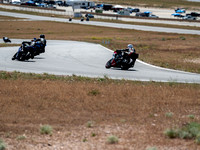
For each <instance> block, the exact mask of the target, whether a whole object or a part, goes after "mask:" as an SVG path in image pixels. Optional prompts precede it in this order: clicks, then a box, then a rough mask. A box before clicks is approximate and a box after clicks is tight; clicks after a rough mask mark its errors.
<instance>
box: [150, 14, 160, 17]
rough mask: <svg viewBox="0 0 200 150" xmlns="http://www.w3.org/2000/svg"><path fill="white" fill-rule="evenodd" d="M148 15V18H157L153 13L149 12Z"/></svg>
mask: <svg viewBox="0 0 200 150" xmlns="http://www.w3.org/2000/svg"><path fill="white" fill-rule="evenodd" d="M148 17H149V18H159V17H158V16H156V15H153V14H150V15H149V16H148Z"/></svg>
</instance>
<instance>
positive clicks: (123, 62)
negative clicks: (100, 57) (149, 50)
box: [105, 51, 139, 70]
mask: <svg viewBox="0 0 200 150" xmlns="http://www.w3.org/2000/svg"><path fill="white" fill-rule="evenodd" d="M138 57H139V54H137V53H134V52H132V53H130V54H127V53H124V54H123V56H122V55H121V54H119V52H117V51H115V52H114V54H113V58H112V59H110V60H109V61H108V62H107V63H106V65H105V67H106V68H107V69H109V68H111V67H116V68H121V69H122V70H128V69H129V68H131V67H134V65H135V61H136V59H137V58H138Z"/></svg>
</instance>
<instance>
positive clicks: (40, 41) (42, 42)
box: [35, 34, 47, 53]
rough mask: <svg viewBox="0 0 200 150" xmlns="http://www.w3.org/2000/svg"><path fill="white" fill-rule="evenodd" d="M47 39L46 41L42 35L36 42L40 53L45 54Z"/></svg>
mask: <svg viewBox="0 0 200 150" xmlns="http://www.w3.org/2000/svg"><path fill="white" fill-rule="evenodd" d="M46 43H47V42H46V39H45V35H44V34H41V35H40V38H39V39H37V40H36V45H35V46H36V48H37V49H38V50H39V52H40V53H44V52H45V46H46Z"/></svg>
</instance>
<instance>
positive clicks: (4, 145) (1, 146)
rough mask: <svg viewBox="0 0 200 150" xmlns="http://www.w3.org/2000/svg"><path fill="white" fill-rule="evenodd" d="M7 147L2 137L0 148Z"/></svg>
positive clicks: (1, 149) (0, 149)
mask: <svg viewBox="0 0 200 150" xmlns="http://www.w3.org/2000/svg"><path fill="white" fill-rule="evenodd" d="M4 149H6V144H5V143H4V142H3V141H2V140H1V139H0V150H4Z"/></svg>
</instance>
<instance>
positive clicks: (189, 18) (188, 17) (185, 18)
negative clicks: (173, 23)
mask: <svg viewBox="0 0 200 150" xmlns="http://www.w3.org/2000/svg"><path fill="white" fill-rule="evenodd" d="M183 19H184V20H196V19H197V18H196V17H193V16H189V15H188V16H185V17H183Z"/></svg>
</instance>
